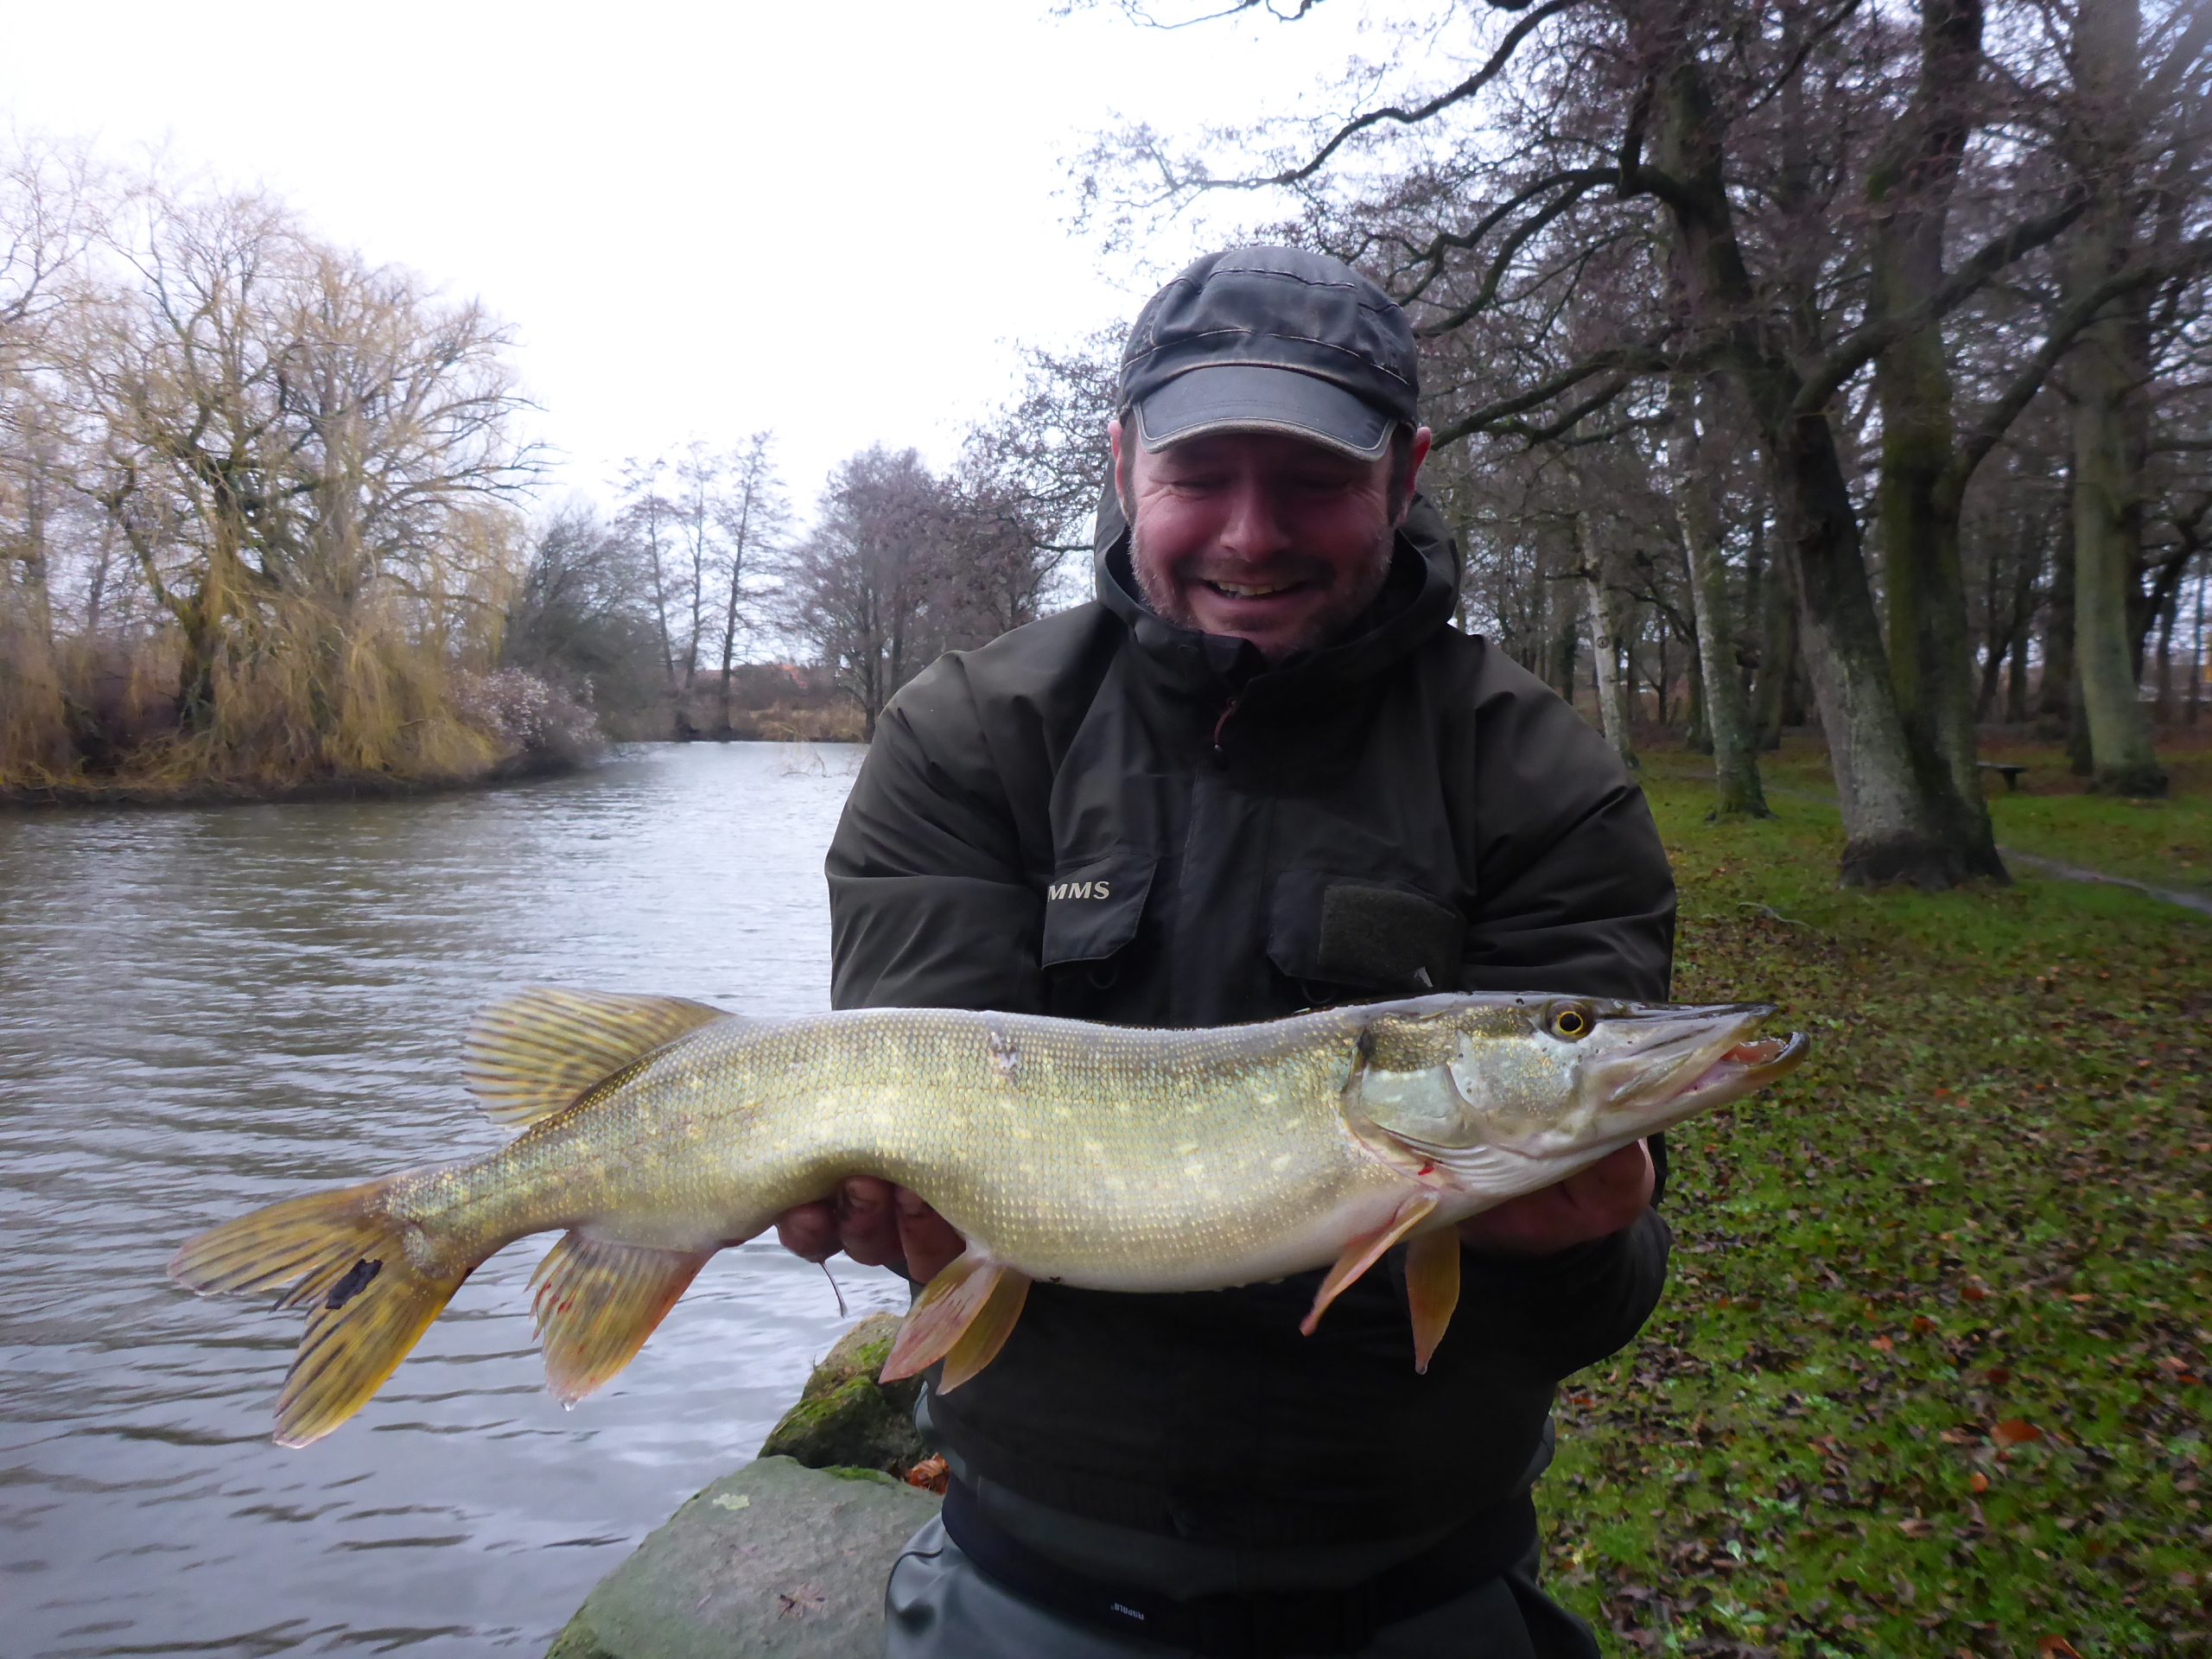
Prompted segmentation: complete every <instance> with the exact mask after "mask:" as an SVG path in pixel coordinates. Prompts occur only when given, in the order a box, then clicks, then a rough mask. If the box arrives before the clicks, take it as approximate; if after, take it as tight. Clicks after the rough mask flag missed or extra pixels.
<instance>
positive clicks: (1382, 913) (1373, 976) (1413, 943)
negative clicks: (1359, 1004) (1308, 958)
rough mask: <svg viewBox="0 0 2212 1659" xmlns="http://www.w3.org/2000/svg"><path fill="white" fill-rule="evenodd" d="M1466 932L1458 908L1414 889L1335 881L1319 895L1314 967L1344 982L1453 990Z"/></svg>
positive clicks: (1326, 976)
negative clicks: (1319, 923) (1319, 913)
mask: <svg viewBox="0 0 2212 1659" xmlns="http://www.w3.org/2000/svg"><path fill="white" fill-rule="evenodd" d="M1466 934H1467V925H1466V923H1465V921H1463V920H1462V919H1461V918H1460V917H1459V915H1458V913H1457V912H1453V911H1450V910H1446V908H1444V906H1441V905H1439V904H1438V903H1436V902H1435V900H1433V899H1424V898H1423V897H1421V894H1419V893H1402V892H1399V891H1398V890H1397V889H1395V888H1393V887H1367V886H1364V885H1361V884H1357V883H1352V882H1338V883H1335V884H1333V885H1332V886H1331V887H1329V888H1328V889H1327V890H1326V891H1325V893H1323V894H1322V896H1321V931H1320V938H1319V940H1318V941H1317V948H1316V950H1315V951H1314V958H1315V962H1314V965H1315V967H1316V968H1317V969H1319V976H1320V977H1321V978H1323V979H1328V980H1336V981H1339V982H1344V983H1345V984H1351V985H1383V986H1392V987H1399V986H1402V987H1405V988H1408V989H1416V990H1438V991H1444V990H1451V989H1452V988H1455V987H1456V986H1457V985H1458V983H1459V950H1460V947H1461V945H1462V944H1463V943H1464V942H1465V938H1466Z"/></svg>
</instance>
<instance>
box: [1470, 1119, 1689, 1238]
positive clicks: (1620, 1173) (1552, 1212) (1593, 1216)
mask: <svg viewBox="0 0 2212 1659" xmlns="http://www.w3.org/2000/svg"><path fill="white" fill-rule="evenodd" d="M1651 1188H1652V1173H1651V1153H1650V1149H1649V1147H1646V1146H1645V1145H1644V1144H1643V1141H1636V1142H1635V1143H1633V1144H1632V1145H1630V1146H1625V1147H1622V1148H1621V1149H1620V1150H1619V1151H1618V1152H1613V1153H1608V1154H1605V1156H1604V1157H1603V1158H1600V1159H1599V1160H1598V1161H1597V1162H1596V1163H1594V1164H1592V1165H1591V1166H1589V1167H1588V1168H1586V1169H1580V1170H1577V1171H1576V1172H1575V1173H1573V1174H1572V1175H1570V1176H1568V1177H1567V1179H1565V1180H1563V1181H1560V1183H1558V1184H1557V1185H1554V1186H1547V1187H1542V1188H1540V1189H1538V1190H1537V1191H1536V1192H1523V1193H1522V1195H1521V1196H1520V1197H1519V1198H1508V1199H1507V1200H1506V1201H1505V1202H1504V1203H1503V1204H1501V1205H1497V1206H1495V1207H1494V1208H1492V1209H1489V1210H1485V1211H1483V1212H1482V1214H1480V1215H1478V1216H1470V1217H1467V1219H1466V1220H1465V1221H1463V1222H1461V1223H1460V1224H1459V1236H1460V1238H1461V1239H1462V1240H1463V1241H1464V1242H1465V1243H1468V1244H1470V1245H1471V1246H1473V1247H1474V1248H1475V1249H1478V1250H1486V1251H1489V1252H1490V1253H1491V1254H1492V1255H1553V1254H1554V1253H1555V1252H1557V1251H1560V1250H1564V1249H1571V1248H1573V1246H1574V1245H1577V1244H1587V1243H1592V1241H1593V1240H1597V1239H1600V1238H1605V1237H1607V1236H1610V1235H1611V1234H1614V1233H1618V1231H1620V1230H1621V1229H1622V1228H1624V1227H1625V1226H1627V1225H1628V1224H1630V1223H1631V1222H1633V1221H1634V1220H1635V1219H1636V1218H1637V1217H1638V1216H1640V1215H1642V1214H1643V1211H1644V1206H1645V1205H1649V1203H1650V1202H1651Z"/></svg>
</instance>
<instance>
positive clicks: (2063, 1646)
mask: <svg viewBox="0 0 2212 1659" xmlns="http://www.w3.org/2000/svg"><path fill="white" fill-rule="evenodd" d="M2036 1652H2037V1653H2038V1654H2039V1655H2041V1656H2042V1659H2082V1655H2081V1652H2080V1650H2079V1649H2076V1648H2075V1645H2074V1644H2073V1643H2071V1642H2069V1641H2068V1640H2067V1639H2066V1638H2065V1637H2063V1636H2046V1637H2044V1639H2043V1640H2042V1641H2040V1642H2038V1643H2036Z"/></svg>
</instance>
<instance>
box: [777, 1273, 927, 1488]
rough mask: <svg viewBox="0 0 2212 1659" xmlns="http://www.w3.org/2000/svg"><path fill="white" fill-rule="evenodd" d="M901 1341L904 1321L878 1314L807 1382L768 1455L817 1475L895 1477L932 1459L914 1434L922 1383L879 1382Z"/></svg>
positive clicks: (854, 1330) (852, 1332) (841, 1342)
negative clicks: (863, 1472)
mask: <svg viewBox="0 0 2212 1659" xmlns="http://www.w3.org/2000/svg"><path fill="white" fill-rule="evenodd" d="M898 1334H899V1317H898V1315H896V1314H894V1313H874V1314H871V1315H869V1316H868V1318H867V1319H862V1320H861V1322H860V1323H859V1324H858V1325H855V1326H854V1327H853V1328H852V1329H851V1330H849V1331H848V1332H845V1334H844V1335H843V1336H842V1337H840V1338H838V1339H837V1344H836V1347H834V1348H832V1349H831V1350H830V1351H829V1354H828V1356H827V1357H824V1358H823V1362H822V1363H820V1364H819V1365H817V1366H816V1367H815V1368H814V1375H813V1376H810V1377H809V1378H807V1380H806V1387H805V1388H804V1389H802V1390H801V1391H800V1394H799V1397H798V1404H797V1405H795V1406H793V1407H792V1408H791V1409H790V1410H789V1411H787V1412H785V1414H784V1415H783V1420H782V1421H780V1422H779V1423H778V1424H777V1425H776V1426H775V1427H774V1428H772V1429H771V1430H770V1431H769V1432H768V1438H767V1439H766V1440H764V1441H762V1442H761V1446H760V1455H761V1456H762V1457H764V1458H790V1459H792V1460H793V1461H794V1462H797V1463H801V1464H804V1465H806V1466H807V1467H808V1468H810V1469H830V1468H837V1467H847V1468H861V1469H880V1470H882V1471H885V1472H886V1473H888V1474H894V1475H895V1474H903V1473H904V1472H905V1471H907V1470H908V1469H911V1468H912V1467H913V1466H914V1465H916V1464H917V1463H919V1462H920V1461H921V1460H922V1459H924V1458H925V1457H926V1456H928V1455H929V1452H928V1448H927V1447H925V1446H924V1445H923V1444H922V1439H921V1436H920V1435H919V1434H918V1433H916V1432H915V1430H914V1402H915V1400H916V1399H917V1398H918V1396H919V1395H920V1393H921V1386H922V1385H921V1379H920V1378H918V1377H909V1378H907V1379H906V1381H904V1382H901V1383H888V1384H886V1383H879V1382H878V1381H877V1380H876V1375H877V1373H878V1372H880V1370H882V1369H883V1362H884V1361H885V1359H887V1357H889V1356H890V1353H891V1344H892V1341H893V1338H895V1337H897V1335H898Z"/></svg>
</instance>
